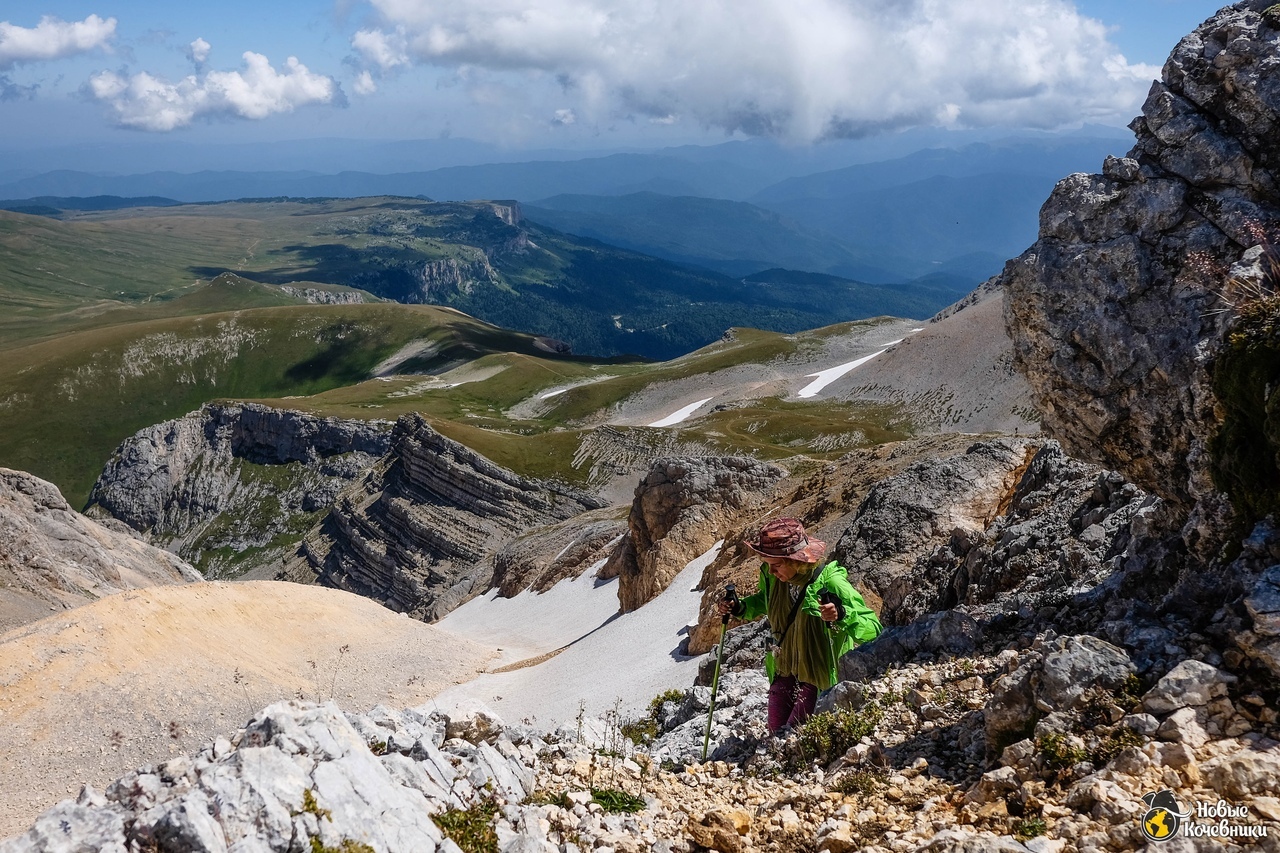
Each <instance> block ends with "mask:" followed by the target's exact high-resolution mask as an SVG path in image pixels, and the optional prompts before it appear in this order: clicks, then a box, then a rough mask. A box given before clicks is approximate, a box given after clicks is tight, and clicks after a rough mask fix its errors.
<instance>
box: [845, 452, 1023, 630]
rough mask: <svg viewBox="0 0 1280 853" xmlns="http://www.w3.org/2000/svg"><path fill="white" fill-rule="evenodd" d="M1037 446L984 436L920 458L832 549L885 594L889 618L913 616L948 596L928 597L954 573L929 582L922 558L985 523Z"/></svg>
mask: <svg viewBox="0 0 1280 853" xmlns="http://www.w3.org/2000/svg"><path fill="white" fill-rule="evenodd" d="M1036 450H1037V447H1036V445H1034V444H1033V443H1032V442H1029V441H1026V440H1023V439H999V440H996V441H987V442H978V443H975V444H973V445H971V446H970V447H969V448H968V449H967V450H966V451H965V452H964V453H960V454H956V455H954V456H947V457H943V458H935V459H925V460H922V461H920V462H917V463H915V464H914V465H912V466H911V467H909V468H907V469H906V470H905V471H903V472H902V473H901V474H898V475H896V476H893V477H890V478H889V479H887V480H884V481H883V482H881V483H880V484H879V485H877V486H876V487H875V488H874V489H872V490H871V492H870V494H868V495H867V497H866V499H864V500H863V502H862V505H861V506H860V507H859V508H858V514H857V517H856V519H855V520H854V521H853V523H852V524H851V525H850V526H849V527H848V528H847V529H846V530H845V532H844V534H843V535H841V537H840V539H839V540H838V541H837V542H836V543H835V547H834V549H833V550H832V556H833V557H834V558H835V559H836V560H838V561H839V562H840V564H841V565H843V566H844V567H845V568H846V569H848V571H849V578H850V580H851V581H853V583H854V584H855V585H856V586H858V587H859V588H867V589H870V590H871V591H872V592H874V593H876V594H877V595H878V596H879V597H880V598H881V599H882V600H883V601H884V611H883V612H882V614H881V619H882V620H883V621H884V622H885V624H906V623H907V622H910V621H911V620H912V619H914V618H916V617H917V616H920V615H922V614H923V613H926V612H930V611H932V610H937V609H940V606H942V605H945V604H946V602H935V601H933V600H929V601H927V602H926V601H925V599H936V598H937V597H938V594H939V593H940V591H941V589H940V588H942V587H944V586H946V585H947V584H949V582H950V577H949V576H948V577H946V578H939V579H938V581H939V582H936V583H933V584H931V585H930V588H929V589H927V590H922V588H921V587H922V583H923V581H924V578H923V577H922V574H923V573H922V572H921V571H920V570H919V567H918V566H917V560H918V559H919V558H920V557H922V556H924V555H927V554H929V553H930V552H932V551H933V550H934V549H936V548H937V547H938V546H940V545H942V544H944V543H946V542H948V541H949V540H952V539H953V538H956V537H957V536H959V537H961V538H969V537H972V536H974V535H976V534H977V533H980V532H981V531H982V530H984V529H986V527H987V525H989V524H990V523H991V521H992V520H993V519H994V518H995V517H996V516H997V515H999V514H1000V511H1001V509H1002V504H1003V503H1004V502H1005V500H1006V498H1007V496H1008V495H1009V494H1010V493H1011V492H1012V491H1013V488H1014V486H1015V485H1016V484H1017V482H1018V479H1019V477H1020V476H1021V474H1022V471H1023V469H1024V468H1025V466H1026V465H1027V463H1028V462H1030V460H1031V458H1032V456H1033V455H1034V454H1035V451H1036ZM929 593H934V595H929ZM913 599H920V601H919V602H915V601H912V600H913ZM909 602H910V603H909Z"/></svg>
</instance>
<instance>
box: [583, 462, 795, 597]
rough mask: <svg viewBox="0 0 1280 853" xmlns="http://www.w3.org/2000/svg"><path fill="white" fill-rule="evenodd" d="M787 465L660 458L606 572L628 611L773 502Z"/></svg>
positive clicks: (638, 491) (634, 503)
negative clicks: (753, 512) (744, 517)
mask: <svg viewBox="0 0 1280 853" xmlns="http://www.w3.org/2000/svg"><path fill="white" fill-rule="evenodd" d="M786 474H787V472H786V470H785V469H783V468H780V467H778V466H777V465H770V464H767V463H763V462H758V461H756V460H754V459H748V458H745V457H738V456H724V457H704V458H678V459H658V460H656V461H655V462H654V463H653V466H652V467H651V468H650V469H649V473H648V474H647V475H645V478H644V479H643V480H641V481H640V484H639V485H638V486H636V490H635V499H634V500H633V501H632V503H631V514H630V515H629V516H628V518H627V526H628V530H627V534H626V535H625V536H623V538H622V541H621V542H620V543H619V544H618V547H617V549H616V550H615V551H614V552H613V554H611V555H610V557H609V561H608V562H607V563H606V564H605V566H604V568H603V569H602V570H601V576H602V577H617V578H618V601H619V603H620V604H621V607H622V610H623V611H624V612H626V611H631V610H635V609H637V608H639V607H640V606H641V605H643V604H644V603H645V602H647V601H649V600H651V599H653V598H654V597H655V596H657V595H658V593H660V592H662V591H663V590H664V589H666V588H667V586H668V585H669V584H670V583H671V580H672V579H673V578H674V577H675V576H676V575H677V574H679V573H680V570H681V569H683V568H684V567H685V565H687V564H688V562H689V560H691V559H692V558H693V557H695V556H697V555H698V554H701V553H703V552H704V551H706V550H707V549H708V548H710V547H711V546H712V545H714V544H715V542H716V541H717V540H719V539H723V538H724V537H725V534H726V532H727V531H728V529H729V527H730V526H731V525H733V524H734V523H736V522H737V521H738V519H739V518H740V517H741V516H742V515H743V514H745V513H748V512H750V511H751V510H753V509H755V508H756V507H758V506H760V505H761V504H762V503H764V502H765V501H767V500H768V499H769V496H770V492H771V490H772V489H773V488H774V486H775V485H777V484H778V482H779V481H781V480H782V479H783V478H784V477H786Z"/></svg>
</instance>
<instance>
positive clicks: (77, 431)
mask: <svg viewBox="0 0 1280 853" xmlns="http://www.w3.org/2000/svg"><path fill="white" fill-rule="evenodd" d="M210 298H213V297H210ZM414 341H431V342H433V343H434V344H435V351H434V353H433V354H431V355H430V356H429V357H419V358H417V359H411V360H409V361H407V362H405V363H403V364H402V365H401V366H400V367H399V368H398V369H399V370H403V371H414V370H417V371H423V370H430V369H433V368H439V367H441V366H445V365H449V364H452V363H457V362H459V361H462V360H471V359H474V358H477V357H480V356H483V355H485V354H487V353H489V352H493V351H499V352H508V351H510V352H516V353H524V354H527V355H533V354H542V355H543V356H547V354H546V353H542V351H541V350H539V349H538V348H537V346H536V345H535V342H534V340H533V339H532V338H531V337H529V336H527V335H520V334H515V333H510V332H506V331H504V330H501V329H497V328H494V327H492V326H488V325H486V324H483V323H480V322H478V321H476V320H473V319H472V318H470V317H465V316H462V315H460V314H458V313H456V312H454V311H450V310H448V309H441V308H433V307H427V306H408V305H395V304H387V303H381V304H373V305H292V306H282V307H266V308H255V309H249V310H241V311H231V312H223V313H214V314H206V315H202V316H196V317H167V318H162V319H145V320H140V321H138V322H133V323H124V324H119V325H113V326H108V327H104V328H97V329H90V330H87V331H81V332H77V333H74V334H70V335H66V336H62V337H59V338H56V339H54V340H50V341H44V342H41V343H38V344H33V345H29V346H25V347H20V348H15V349H11V350H9V351H8V352H6V353H5V355H4V358H5V364H6V368H7V369H6V370H5V371H4V372H3V374H2V375H0V465H2V466H5V467H10V468H18V469H21V470H25V471H30V472H31V473H33V474H35V475H37V476H39V477H43V478H45V479H48V480H51V481H52V482H54V483H56V484H57V485H58V486H59V487H60V488H61V489H62V490H63V492H64V494H65V495H66V496H67V499H68V500H69V501H71V503H72V504H73V505H81V504H83V502H84V500H85V499H86V498H87V496H88V492H89V489H90V487H91V486H92V484H93V481H94V480H95V479H96V478H97V476H98V473H99V472H100V471H101V467H102V464H103V463H104V461H105V460H106V459H107V458H108V456H109V455H110V454H111V452H112V451H113V450H114V448H115V447H116V445H117V444H118V443H119V442H120V441H121V440H123V439H124V438H126V437H127V436H129V435H131V434H133V433H134V432H136V431H137V430H139V429H141V428H142V427H145V426H149V425H151V424H154V423H157V422H159V421H163V420H166V419H168V418H173V417H177V416H179V415H182V414H185V413H186V412H189V411H191V410H193V409H196V408H198V407H199V406H200V405H201V404H203V403H205V402H207V401H209V400H211V399H217V398H246V397H248V398H253V397H280V396H292V395H307V394H315V393H318V392H322V391H326V390H329V389H333V388H336V387H339V386H344V385H351V384H354V383H358V382H361V381H363V380H365V379H367V378H368V377H369V375H370V372H371V371H372V370H373V368H374V367H375V366H376V365H377V364H379V363H380V362H381V361H383V360H384V359H386V358H388V357H389V356H391V355H392V354H394V353H395V352H396V351H397V350H399V349H401V348H402V347H404V346H405V345H406V344H409V343H411V342H414ZM545 360H546V361H548V362H550V363H554V362H555V358H554V357H551V356H547V357H546V358H545ZM365 411H366V412H367V413H369V414H371V415H372V416H374V417H377V416H378V414H377V411H376V410H365Z"/></svg>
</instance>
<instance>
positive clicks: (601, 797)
mask: <svg viewBox="0 0 1280 853" xmlns="http://www.w3.org/2000/svg"><path fill="white" fill-rule="evenodd" d="M591 801H592V802H594V803H598V804H599V805H600V808H602V809H604V810H605V811H607V812H611V813H614V814H618V813H627V814H630V813H634V812H639V811H644V800H642V799H640V798H639V797H637V796H636V795H635V794H628V793H627V792H626V791H620V790H618V789H616V788H592V789H591Z"/></svg>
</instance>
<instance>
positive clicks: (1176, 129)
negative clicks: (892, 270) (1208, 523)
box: [1000, 0, 1280, 529]
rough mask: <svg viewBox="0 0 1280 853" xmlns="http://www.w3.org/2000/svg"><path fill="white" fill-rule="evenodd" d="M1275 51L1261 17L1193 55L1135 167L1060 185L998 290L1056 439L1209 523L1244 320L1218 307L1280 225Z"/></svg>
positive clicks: (1185, 54)
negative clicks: (1231, 342) (1221, 376)
mask: <svg viewBox="0 0 1280 853" xmlns="http://www.w3.org/2000/svg"><path fill="white" fill-rule="evenodd" d="M1276 39H1277V21H1276V19H1275V15H1274V11H1273V7H1271V5H1270V4H1269V3H1266V2H1264V0H1253V2H1243V3H1236V4H1235V5H1233V6H1229V7H1227V8H1225V9H1223V10H1222V11H1221V12H1220V13H1219V14H1217V15H1215V16H1214V17H1213V18H1211V19H1210V20H1208V21H1206V22H1205V23H1204V24H1202V25H1201V26H1200V27H1198V28H1196V30H1195V32H1193V33H1192V34H1190V35H1188V36H1187V37H1185V38H1184V39H1182V40H1181V41H1180V42H1179V43H1178V45H1177V47H1176V48H1175V49H1174V50H1173V52H1172V54H1171V55H1170V57H1169V59H1168V61H1167V62H1166V63H1165V66H1164V70H1163V73H1162V77H1161V80H1159V81H1157V82H1156V83H1155V84H1154V85H1153V86H1152V88H1151V92H1150V94H1149V95H1148V97H1147V100H1146V103H1145V104H1144V105H1143V108H1142V115H1141V116H1139V117H1138V118H1136V119H1135V120H1134V121H1133V123H1132V125H1131V127H1132V128H1133V129H1134V132H1135V133H1136V135H1137V144H1136V145H1135V146H1134V148H1133V150H1132V151H1130V152H1129V155H1128V156H1127V157H1125V158H1119V159H1117V158H1110V159H1108V160H1107V162H1106V163H1105V164H1104V166H1103V171H1102V174H1100V175H1084V174H1077V175H1072V176H1070V177H1068V178H1066V179H1064V180H1063V181H1061V182H1060V183H1059V184H1058V186H1057V187H1056V188H1055V189H1054V191H1053V194H1052V195H1051V196H1050V197H1049V200H1048V201H1047V202H1046V203H1045V206H1044V208H1043V209H1042V211H1041V214H1040V237H1039V240H1038V241H1037V242H1036V243H1035V245H1033V246H1032V247H1031V248H1030V249H1028V250H1027V251H1026V252H1025V253H1024V254H1023V255H1022V256H1021V257H1019V258H1017V259H1016V260H1013V261H1011V262H1009V264H1008V265H1007V266H1006V269H1005V271H1004V273H1003V275H1002V276H1001V277H1000V283H1001V284H1002V285H1003V287H1004V289H1005V319H1006V322H1007V324H1008V327H1009V330H1010V333H1011V335H1012V337H1013V341H1014V361H1015V365H1016V366H1017V368H1018V370H1019V371H1020V372H1021V373H1023V374H1024V375H1025V376H1026V377H1027V380H1028V382H1030V384H1031V388H1032V392H1033V395H1034V397H1035V401H1036V406H1037V408H1039V409H1040V410H1041V412H1042V413H1043V416H1044V425H1045V428H1046V430H1047V431H1048V432H1049V433H1050V434H1051V435H1053V436H1054V437H1056V438H1058V439H1059V440H1060V441H1061V442H1062V443H1063V446H1064V447H1065V448H1066V449H1067V451H1068V452H1069V453H1072V454H1073V455H1077V456H1081V457H1083V458H1089V459H1094V460H1095V461H1103V460H1105V461H1106V464H1109V465H1112V466H1114V467H1116V468H1117V469H1118V470H1121V471H1122V472H1124V473H1125V474H1126V475H1127V476H1129V477H1130V478H1132V479H1134V480H1135V481H1136V482H1139V483H1142V484H1143V485H1146V486H1147V487H1149V488H1150V489H1151V490H1152V491H1154V492H1155V493H1156V494H1158V495H1160V496H1161V497H1163V498H1164V499H1165V500H1167V501H1170V502H1172V503H1174V504H1176V505H1179V506H1182V507H1184V508H1186V509H1190V508H1191V507H1192V505H1194V504H1196V503H1197V502H1199V504H1200V509H1199V514H1200V515H1202V516H1204V517H1206V518H1207V519H1214V518H1216V517H1218V516H1219V515H1220V514H1221V504H1222V501H1221V498H1220V497H1219V496H1218V495H1217V490H1216V489H1215V486H1214V484H1213V482H1212V478H1211V476H1210V470H1209V468H1210V465H1209V462H1210V460H1209V454H1208V451H1207V442H1208V439H1209V437H1210V436H1211V435H1212V433H1213V432H1214V431H1215V429H1216V428H1217V426H1218V423H1219V417H1218V415H1217V414H1215V412H1214V407H1215V405H1216V404H1217V403H1218V401H1217V400H1216V398H1215V395H1214V392H1213V388H1212V377H1211V370H1212V366H1213V361H1214V357H1215V355H1216V354H1217V353H1219V352H1220V351H1221V350H1222V348H1223V345H1224V342H1225V336H1226V333H1227V331H1228V329H1230V328H1231V327H1232V325H1233V321H1234V320H1235V316H1236V310H1235V307H1236V306H1234V305H1233V304H1231V303H1232V300H1231V299H1230V298H1228V299H1227V300H1226V302H1224V300H1223V298H1222V296H1221V295H1220V291H1221V290H1222V288H1223V287H1224V278H1225V277H1226V276H1227V275H1228V273H1227V270H1228V268H1229V267H1231V266H1232V265H1233V264H1234V263H1235V262H1237V261H1239V260H1241V259H1242V258H1243V257H1244V256H1245V255H1246V254H1247V250H1250V249H1251V248H1254V247H1257V246H1258V245H1259V243H1260V242H1265V241H1266V234H1267V232H1268V229H1270V228H1271V227H1272V226H1273V225H1274V223H1275V222H1276V221H1277V219H1278V218H1280V194H1278V191H1280V190H1278V188H1280V184H1278V183H1277V177H1278V176H1277V173H1276V168H1277V164H1280V148H1278V147H1277V144H1276V136H1275V128H1276V127H1277V124H1278V123H1280V110H1278V108H1277V96H1276V90H1275V73H1274V72H1275V69H1276V67H1277V65H1280V54H1278V52H1277V50H1276ZM1206 267H1212V268H1216V270H1217V271H1216V273H1214V272H1211V271H1210V270H1207V269H1206ZM1239 272H1240V273H1244V271H1243V270H1240V271H1239ZM1220 309H1225V310H1220ZM1206 529H1207V527H1206Z"/></svg>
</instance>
